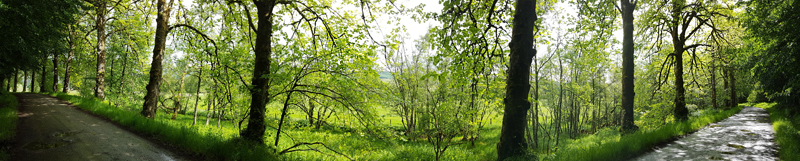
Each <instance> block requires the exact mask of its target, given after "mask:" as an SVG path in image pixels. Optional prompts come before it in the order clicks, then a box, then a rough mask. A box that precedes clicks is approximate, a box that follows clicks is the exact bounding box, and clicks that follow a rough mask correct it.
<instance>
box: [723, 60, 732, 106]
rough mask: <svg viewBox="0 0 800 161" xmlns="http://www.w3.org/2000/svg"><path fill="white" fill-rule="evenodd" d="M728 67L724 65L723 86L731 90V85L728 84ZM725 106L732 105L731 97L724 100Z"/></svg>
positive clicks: (724, 88)
mask: <svg viewBox="0 0 800 161" xmlns="http://www.w3.org/2000/svg"><path fill="white" fill-rule="evenodd" d="M728 78H730V77H728V68H727V67H726V66H722V88H723V90H725V91H728V92H731V87H730V86H729V85H728ZM723 104H724V106H731V101H730V99H728V100H723Z"/></svg>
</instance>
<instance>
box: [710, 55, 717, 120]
mask: <svg viewBox="0 0 800 161" xmlns="http://www.w3.org/2000/svg"><path fill="white" fill-rule="evenodd" d="M716 60H717V59H716V58H714V57H713V56H712V58H711V105H712V106H713V107H714V109H717V108H719V107H718V105H717V64H716V63H715V62H716Z"/></svg>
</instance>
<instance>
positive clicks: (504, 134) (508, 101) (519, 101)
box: [497, 0, 537, 160]
mask: <svg viewBox="0 0 800 161" xmlns="http://www.w3.org/2000/svg"><path fill="white" fill-rule="evenodd" d="M515 8H517V10H516V11H515V12H516V13H514V22H513V24H512V34H511V42H510V43H509V46H510V48H511V53H510V54H509V69H508V76H507V79H506V95H505V99H504V100H503V103H504V104H505V109H504V114H503V127H502V130H501V132H500V142H499V143H497V160H505V159H507V158H511V157H522V156H525V155H526V154H527V152H526V151H527V148H528V143H527V142H526V140H525V131H524V130H525V126H526V124H527V122H528V121H527V119H528V118H527V115H528V113H527V111H528V109H530V107H531V103H530V102H528V94H529V92H530V84H529V80H528V79H529V78H530V68H531V61H532V60H533V57H534V56H536V50H534V49H533V39H534V37H533V27H534V25H535V22H536V19H537V17H536V0H519V1H517V4H516V6H515Z"/></svg>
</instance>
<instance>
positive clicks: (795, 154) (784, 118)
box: [754, 103, 800, 160]
mask: <svg viewBox="0 0 800 161" xmlns="http://www.w3.org/2000/svg"><path fill="white" fill-rule="evenodd" d="M754 106H755V107H758V108H763V109H766V110H767V111H768V112H769V119H770V120H772V129H773V130H775V142H776V143H778V146H779V147H780V148H779V149H778V157H780V160H800V129H798V128H797V127H800V115H793V116H792V115H789V114H788V113H789V112H788V109H790V108H797V107H781V106H782V105H781V104H777V103H758V104H755V105H754Z"/></svg>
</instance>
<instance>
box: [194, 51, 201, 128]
mask: <svg viewBox="0 0 800 161" xmlns="http://www.w3.org/2000/svg"><path fill="white" fill-rule="evenodd" d="M199 71H200V76H197V91H195V94H194V95H195V99H194V120H193V121H192V125H196V124H197V102H198V101H200V83H201V81H202V80H203V79H201V78H203V62H202V61H201V62H200V70H199Z"/></svg>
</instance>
